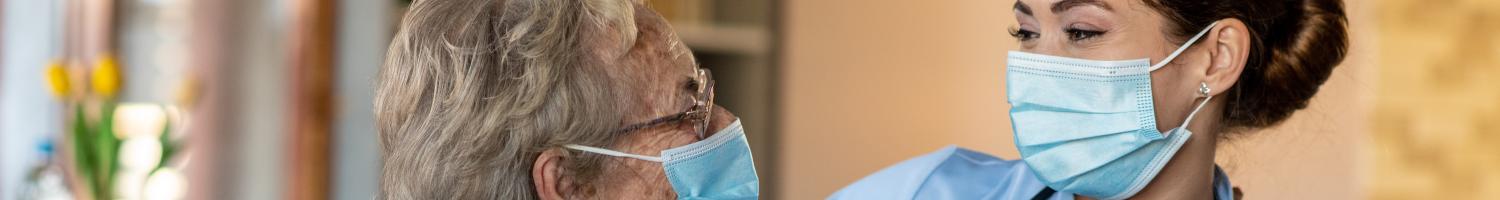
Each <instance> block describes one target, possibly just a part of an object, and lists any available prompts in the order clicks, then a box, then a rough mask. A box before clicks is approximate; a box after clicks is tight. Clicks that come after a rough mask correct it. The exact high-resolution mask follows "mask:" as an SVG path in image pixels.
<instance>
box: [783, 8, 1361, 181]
mask: <svg viewBox="0 0 1500 200" xmlns="http://www.w3.org/2000/svg"><path fill="white" fill-rule="evenodd" d="M783 2H784V4H785V5H784V6H783V8H784V9H786V10H784V13H785V14H786V18H785V21H784V23H785V24H784V27H785V30H784V31H786V32H785V34H784V36H785V41H784V42H785V45H786V46H785V48H784V49H783V50H784V51H785V52H783V55H785V56H786V57H785V60H784V63H783V64H784V65H783V66H784V68H783V69H782V70H783V71H782V75H783V79H782V81H784V82H783V89H784V91H783V92H784V93H783V94H782V96H781V98H782V99H781V100H782V106H783V107H782V109H783V110H782V114H783V116H784V117H783V118H781V120H782V121H781V122H780V123H782V128H783V129H782V130H783V132H782V135H781V136H780V142H781V143H780V145H781V148H782V149H781V150H780V152H781V153H780V159H781V160H780V162H777V163H778V166H775V167H776V169H777V170H780V171H779V175H780V176H781V179H780V181H779V184H777V185H774V186H771V187H776V189H778V191H780V194H779V196H778V197H780V199H819V198H823V197H826V196H827V195H828V194H831V193H832V192H834V191H836V190H838V189H839V188H842V187H843V186H845V185H847V184H849V183H851V182H853V181H855V180H857V179H859V178H861V177H863V176H865V175H868V174H870V173H873V172H875V171H876V170H879V169H881V168H883V167H885V166H888V165H890V164H894V163H896V162H899V161H902V160H905V159H907V158H911V157H913V156H917V155H921V154H924V153H928V152H932V151H933V150H936V149H938V148H941V147H943V146H946V145H950V144H957V145H959V146H963V147H967V148H971V149H976V150H979V151H983V152H988V153H991V154H993V155H997V156H1000V157H1003V158H1011V159H1014V158H1018V153H1016V151H1015V147H1014V146H1013V143H1012V141H1011V135H1010V127H1009V119H1008V117H1007V115H1006V110H1007V105H1006V104H1005V99H1004V88H1005V87H1004V85H1003V80H1002V77H1003V72H1004V67H1003V66H1004V56H1005V52H1006V51H1007V50H1009V49H1013V48H1014V47H1015V44H1014V40H1013V39H1011V38H1010V37H1009V36H1008V35H1007V34H1006V32H1005V29H1006V28H1007V27H1009V26H1011V25H1014V24H1015V20H1014V19H1013V18H1014V17H1013V15H1012V14H1011V11H1010V9H1009V8H1010V5H1011V3H1013V2H1014V1H994V0H951V1H910V0H808V1H803V0H798V1H783ZM1363 7H1368V6H1362V5H1351V10H1368V9H1363ZM1359 13H1364V12H1357V13H1356V14H1359ZM1356 18H1357V17H1356ZM1355 21H1358V20H1355ZM1355 24H1356V26H1361V25H1360V23H1358V22H1356V23H1355ZM1360 28H1361V27H1356V29H1359V30H1356V32H1360V31H1362V30H1363V29H1360ZM1358 36H1359V35H1356V37H1357V38H1356V40H1363V39H1359V38H1358ZM1356 43H1358V41H1357V42H1356ZM1359 46H1360V45H1356V47H1359ZM1358 49H1359V48H1356V50H1357V51H1359V50H1358ZM1363 49H1369V48H1363ZM1368 55H1370V54H1369V53H1365V52H1363V51H1359V52H1355V53H1354V54H1353V55H1351V56H1352V57H1351V60H1358V59H1353V58H1354V57H1368ZM1368 63H1369V62H1359V61H1353V62H1347V63H1345V66H1342V67H1340V68H1339V69H1338V70H1337V72H1335V73H1336V75H1335V77H1334V78H1333V79H1332V80H1331V81H1330V82H1329V83H1328V85H1327V86H1326V87H1325V88H1324V89H1323V92H1322V93H1321V94H1320V95H1319V96H1318V97H1316V98H1315V99H1314V100H1313V105H1312V107H1311V108H1309V109H1308V110H1306V111H1302V112H1300V113H1299V114H1297V115H1296V116H1294V117H1293V119H1292V122H1289V123H1287V124H1286V125H1284V126H1281V127H1279V128H1275V129H1274V130H1273V131H1269V132H1265V133H1256V134H1255V135H1254V136H1252V137H1248V138H1245V139H1241V140H1237V141H1234V142H1233V143H1231V144H1228V145H1224V146H1223V147H1221V151H1220V152H1222V153H1221V154H1220V159H1219V160H1220V163H1221V164H1225V165H1226V166H1225V167H1226V168H1227V169H1228V170H1229V173H1230V176H1231V178H1232V179H1233V181H1234V182H1235V183H1236V184H1237V185H1240V186H1241V187H1242V189H1243V190H1244V191H1245V192H1246V193H1247V194H1246V197H1247V198H1252V199H1350V198H1357V197H1360V196H1361V194H1362V193H1360V188H1361V185H1360V184H1359V182H1358V181H1359V180H1360V174H1362V172H1363V171H1365V169H1362V168H1357V167H1356V166H1360V165H1359V164H1358V163H1361V162H1366V161H1364V160H1366V159H1363V158H1365V157H1368V156H1365V155H1363V154H1359V153H1358V152H1360V148H1361V146H1360V145H1361V144H1364V143H1367V142H1366V140H1368V139H1367V137H1366V136H1365V135H1364V134H1363V133H1364V132H1366V129H1365V128H1364V127H1365V125H1364V122H1365V121H1366V120H1364V119H1365V117H1364V116H1365V114H1364V112H1362V111H1363V110H1367V109H1366V107H1368V106H1367V105H1368V104H1370V103H1368V102H1369V101H1371V100H1370V98H1369V97H1368V96H1369V95H1368V94H1369V92H1368V91H1369V90H1370V89H1369V88H1368V87H1370V86H1369V85H1370V84H1369V82H1371V81H1372V80H1370V79H1369V78H1368V77H1371V76H1372V75H1368V74H1370V73H1372V70H1367V69H1364V68H1365V67H1362V66H1370V65H1369V64H1368Z"/></svg>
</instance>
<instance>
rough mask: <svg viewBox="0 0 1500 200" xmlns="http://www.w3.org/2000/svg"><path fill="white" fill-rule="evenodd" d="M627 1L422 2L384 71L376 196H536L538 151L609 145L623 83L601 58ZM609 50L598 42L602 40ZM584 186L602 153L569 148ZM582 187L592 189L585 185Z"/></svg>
mask: <svg viewBox="0 0 1500 200" xmlns="http://www.w3.org/2000/svg"><path fill="white" fill-rule="evenodd" d="M634 6H636V5H635V3H634V2H630V1H624V0H419V1H416V2H415V3H413V4H412V5H411V8H410V11H409V14H407V15H406V17H405V18H404V19H403V23H402V25H401V27H400V29H399V30H398V32H397V33H396V35H395V37H394V39H393V40H392V41H391V46H390V49H389V51H388V53H387V54H386V60H385V63H384V65H383V66H382V67H381V69H380V75H379V80H378V81H377V82H378V83H377V88H376V95H375V96H376V97H375V111H376V112H375V113H376V114H375V115H376V120H377V124H378V125H377V126H378V129H379V131H380V145H381V152H382V153H383V156H382V166H381V170H382V176H381V183H380V189H381V192H380V194H379V195H378V196H379V197H380V198H382V199H536V198H537V197H536V192H535V190H534V189H533V186H532V181H531V177H532V176H531V168H532V164H533V162H534V161H535V160H536V157H537V156H538V155H539V154H540V153H541V152H542V151H545V150H547V149H552V148H555V147H558V146H560V145H563V144H605V143H607V142H608V141H613V140H614V139H615V138H614V136H612V135H610V134H609V133H611V131H613V130H614V129H615V128H618V127H619V126H620V122H621V121H622V120H621V118H622V117H621V116H622V114H621V113H623V111H622V109H621V108H622V107H624V106H623V105H622V104H621V103H618V102H623V101H617V99H618V98H619V97H621V96H623V95H624V94H623V92H622V90H623V89H621V88H616V87H622V86H618V85H622V84H616V83H614V82H612V81H614V79H613V78H611V77H610V76H612V75H610V73H606V72H604V71H603V70H604V69H602V68H601V67H597V66H602V65H603V64H607V63H604V62H606V61H605V60H608V59H610V58H611V57H613V56H618V55H619V54H620V53H611V51H608V50H607V49H627V48H628V47H629V44H631V43H633V42H634V41H633V39H634V38H635V34H636V28H635V24H634V23H635V22H634V15H635V12H636V11H635V10H634V9H635V8H634ZM601 49H605V50H601ZM564 155H565V156H568V157H569V158H570V159H569V161H568V162H566V164H564V166H563V169H565V171H566V172H567V173H568V174H567V175H568V176H570V177H572V178H570V179H569V180H572V181H577V182H579V183H571V184H574V185H578V186H579V187H578V188H588V187H590V185H589V184H590V183H589V181H593V180H596V179H597V177H598V174H599V172H600V171H601V170H603V169H602V168H600V166H605V165H600V162H601V161H602V160H603V158H602V157H600V156H595V155H587V154H569V153H564ZM584 190H587V189H584Z"/></svg>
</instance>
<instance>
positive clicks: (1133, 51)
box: [1011, 0, 1209, 132]
mask: <svg viewBox="0 0 1500 200" xmlns="http://www.w3.org/2000/svg"><path fill="white" fill-rule="evenodd" d="M1014 12H1015V15H1016V23H1017V25H1016V26H1015V27H1012V28H1011V36H1013V37H1015V38H1016V40H1017V43H1020V44H1021V45H1020V49H1019V51H1023V52H1028V53H1037V54H1045V55H1052V56H1062V57H1070V58H1081V59H1090V60H1134V59H1140V58H1150V59H1151V63H1152V64H1157V63H1158V62H1161V60H1162V59H1164V58H1166V57H1167V55H1169V54H1171V53H1172V51H1173V50H1176V49H1177V48H1178V47H1180V45H1182V43H1183V42H1186V40H1187V39H1186V38H1178V37H1176V36H1172V34H1171V33H1173V32H1174V31H1175V30H1172V29H1170V28H1173V27H1171V26H1170V24H1168V21H1167V20H1166V18H1165V17H1163V16H1162V15H1161V14H1159V13H1157V11H1156V10H1155V9H1153V8H1151V7H1150V6H1148V5H1147V4H1146V2H1144V0H1018V1H1016V4H1015V7H1014ZM1185 28H1188V29H1194V30H1197V29H1201V28H1205V27H1185ZM1199 48H1200V47H1196V46H1195V47H1192V48H1189V49H1188V50H1187V51H1186V52H1183V54H1182V55H1180V56H1178V57H1177V58H1175V59H1174V60H1172V61H1171V63H1170V64H1167V65H1166V66H1165V67H1162V68H1161V69H1158V70H1156V71H1153V72H1152V73H1151V90H1152V95H1153V96H1154V97H1155V98H1154V100H1155V105H1156V117H1157V127H1158V128H1159V129H1161V130H1160V131H1162V132H1166V131H1167V130H1170V129H1171V128H1173V127H1177V126H1178V125H1180V124H1182V120H1183V119H1185V118H1186V117H1187V116H1186V115H1187V113H1188V112H1190V111H1191V110H1192V107H1193V105H1194V104H1193V103H1194V100H1196V99H1195V98H1196V97H1197V96H1198V94H1197V88H1198V83H1199V80H1202V78H1203V73H1197V74H1194V73H1191V71H1193V70H1189V68H1192V67H1184V66H1206V65H1208V61H1209V58H1208V54H1207V51H1204V50H1200V49H1199Z"/></svg>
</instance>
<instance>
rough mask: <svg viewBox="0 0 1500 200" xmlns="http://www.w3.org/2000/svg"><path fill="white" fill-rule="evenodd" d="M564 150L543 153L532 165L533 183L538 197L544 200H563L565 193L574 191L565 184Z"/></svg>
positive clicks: (554, 149)
mask: <svg viewBox="0 0 1500 200" xmlns="http://www.w3.org/2000/svg"><path fill="white" fill-rule="evenodd" d="M563 159H564V158H563V155H562V150H560V149H557V148H552V149H548V150H547V151H542V154H541V155H538V156H537V157H536V162H535V163H533V164H532V165H531V182H532V186H533V188H536V196H537V197H538V198H541V199H542V200H561V199H564V198H563V197H564V196H565V195H564V194H563V193H564V192H567V191H572V190H571V189H569V188H567V186H566V185H567V184H563V183H564V181H566V180H565V179H563V175H562V174H563V169H562V162H563Z"/></svg>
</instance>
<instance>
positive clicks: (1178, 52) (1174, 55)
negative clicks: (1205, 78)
mask: <svg viewBox="0 0 1500 200" xmlns="http://www.w3.org/2000/svg"><path fill="white" fill-rule="evenodd" d="M1218 24H1219V22H1214V23H1210V24H1208V27H1209V28H1205V29H1203V30H1202V31H1198V35H1194V36H1193V38H1192V39H1188V41H1187V43H1182V47H1180V48H1177V50H1176V51H1172V54H1171V55H1167V58H1166V59H1161V62H1158V63H1156V64H1155V65H1151V69H1149V70H1150V71H1156V69H1161V67H1163V66H1167V63H1169V62H1172V59H1175V58H1177V55H1181V54H1182V52H1183V51H1187V49H1188V46H1193V43H1197V42H1198V39H1202V38H1203V35H1204V34H1208V31H1209V30H1214V29H1213V27H1214V25H1218Z"/></svg>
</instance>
